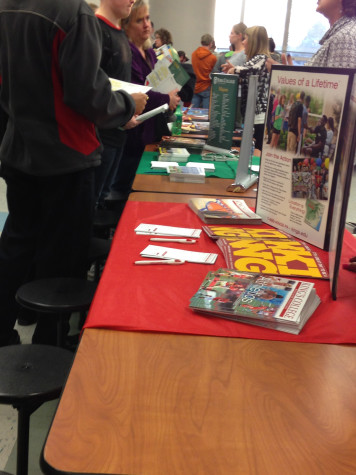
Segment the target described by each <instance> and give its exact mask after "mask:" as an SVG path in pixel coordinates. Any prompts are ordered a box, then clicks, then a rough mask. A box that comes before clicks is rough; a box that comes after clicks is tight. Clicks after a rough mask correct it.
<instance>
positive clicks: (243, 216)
mask: <svg viewBox="0 0 356 475" xmlns="http://www.w3.org/2000/svg"><path fill="white" fill-rule="evenodd" d="M189 207H190V208H191V209H192V210H193V211H194V213H196V214H197V215H198V216H199V218H200V219H201V220H202V221H204V223H207V224H252V225H255V224H261V223H262V219H261V218H260V216H258V215H257V214H256V213H254V212H253V211H252V210H251V209H250V208H249V207H248V206H247V204H246V203H245V201H244V200H232V199H226V200H225V199H219V198H192V199H191V200H189Z"/></svg>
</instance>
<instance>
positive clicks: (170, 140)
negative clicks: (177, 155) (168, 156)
mask: <svg viewBox="0 0 356 475" xmlns="http://www.w3.org/2000/svg"><path fill="white" fill-rule="evenodd" d="M159 145H160V147H174V148H176V147H184V148H186V149H187V150H188V152H189V153H195V154H197V155H200V154H201V153H202V151H203V148H204V145H205V140H203V139H193V138H190V137H177V136H169V135H167V136H166V135H165V136H163V137H162V140H161V142H160V144H159Z"/></svg>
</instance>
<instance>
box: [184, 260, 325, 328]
mask: <svg viewBox="0 0 356 475" xmlns="http://www.w3.org/2000/svg"><path fill="white" fill-rule="evenodd" d="M319 303H320V299H319V297H318V295H317V294H316V291H315V288H314V284H313V283H312V282H304V281H299V280H294V279H290V278H287V277H286V278H284V277H279V276H272V275H261V274H250V273H247V272H239V271H236V270H232V269H219V270H217V271H215V272H209V273H208V275H207V276H206V278H205V279H204V281H203V283H202V284H201V286H200V287H199V289H198V291H197V292H196V293H195V294H194V295H193V297H192V298H191V300H190V305H189V306H190V308H192V309H193V310H194V311H197V312H199V313H203V314H205V316H209V317H220V318H226V319H229V320H234V321H236V322H239V323H247V324H250V325H257V326H261V327H266V328H270V329H272V330H278V331H284V332H287V333H293V334H298V333H300V331H301V330H302V328H303V327H304V325H305V324H306V322H307V321H308V319H309V318H310V317H311V315H312V314H313V312H314V311H315V309H316V308H317V306H318V305H319Z"/></svg>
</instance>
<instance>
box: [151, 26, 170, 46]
mask: <svg viewBox="0 0 356 475" xmlns="http://www.w3.org/2000/svg"><path fill="white" fill-rule="evenodd" d="M155 35H157V36H159V37H160V38H161V40H162V44H164V45H173V38H172V35H171V34H170V32H169V31H168V30H165V29H164V28H160V29H159V30H157V31H155Z"/></svg>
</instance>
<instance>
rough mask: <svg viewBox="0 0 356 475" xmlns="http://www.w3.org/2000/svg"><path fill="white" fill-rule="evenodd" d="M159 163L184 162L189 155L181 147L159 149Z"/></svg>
mask: <svg viewBox="0 0 356 475" xmlns="http://www.w3.org/2000/svg"><path fill="white" fill-rule="evenodd" d="M158 151H159V156H158V161H159V162H186V161H187V160H188V157H189V156H190V153H189V152H188V150H187V149H186V148H181V147H159V148H158Z"/></svg>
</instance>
